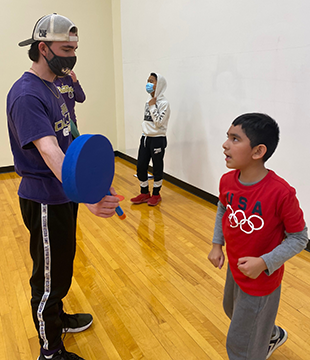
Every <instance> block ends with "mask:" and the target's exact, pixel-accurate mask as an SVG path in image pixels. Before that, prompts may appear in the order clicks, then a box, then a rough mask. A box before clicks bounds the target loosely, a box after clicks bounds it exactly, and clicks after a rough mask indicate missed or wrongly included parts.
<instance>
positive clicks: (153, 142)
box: [131, 73, 170, 206]
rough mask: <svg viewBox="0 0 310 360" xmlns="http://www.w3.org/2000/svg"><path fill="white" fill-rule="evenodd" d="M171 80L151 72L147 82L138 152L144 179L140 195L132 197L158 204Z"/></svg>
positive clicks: (139, 176)
mask: <svg viewBox="0 0 310 360" xmlns="http://www.w3.org/2000/svg"><path fill="white" fill-rule="evenodd" d="M166 88H167V82H166V80H165V78H164V77H163V76H161V75H160V74H158V73H157V74H156V73H151V74H150V76H149V78H148V80H147V84H146V91H147V92H148V93H149V94H150V99H148V101H147V102H146V104H145V110H144V121H143V123H142V137H141V140H140V147H139V153H138V163H137V176H138V179H139V181H140V191H141V193H140V195H138V196H136V197H134V198H132V199H131V202H132V203H134V204H142V203H146V202H147V204H148V205H150V206H155V205H157V204H158V203H159V202H160V201H161V196H160V194H159V192H160V189H161V186H162V182H163V173H164V161H163V160H164V154H165V148H166V147H167V138H166V132H167V124H168V119H169V117H170V105H169V102H168V100H167V99H166V98H165V96H164V91H165V90H166ZM151 159H152V162H153V175H154V185H153V194H152V196H151V195H150V191H149V184H148V173H147V172H148V166H149V162H150V160H151Z"/></svg>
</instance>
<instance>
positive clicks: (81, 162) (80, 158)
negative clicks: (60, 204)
mask: <svg viewBox="0 0 310 360" xmlns="http://www.w3.org/2000/svg"><path fill="white" fill-rule="evenodd" d="M113 177H114V151H113V148H112V145H111V143H110V141H109V140H108V139H107V138H106V137H105V136H103V135H89V134H84V135H81V136H79V137H77V138H76V139H75V140H74V141H73V142H72V144H71V145H70V146H69V148H68V150H67V152H66V155H65V158H64V162H63V165H62V185H63V189H64V191H65V193H66V195H67V196H68V198H69V199H70V200H72V201H74V202H76V203H87V204H95V203H97V202H99V201H100V200H101V199H102V198H103V197H104V196H106V195H107V194H108V192H109V189H110V187H111V184H112V181H113Z"/></svg>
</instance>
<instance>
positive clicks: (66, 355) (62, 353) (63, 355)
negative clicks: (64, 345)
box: [38, 349, 85, 360]
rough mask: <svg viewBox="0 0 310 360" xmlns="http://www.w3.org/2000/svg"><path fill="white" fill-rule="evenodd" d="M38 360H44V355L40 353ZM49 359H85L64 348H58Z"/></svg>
mask: <svg viewBox="0 0 310 360" xmlns="http://www.w3.org/2000/svg"><path fill="white" fill-rule="evenodd" d="M38 360H46V357H45V356H44V355H42V354H41V355H40V356H39V357H38ZM51 360H85V359H83V358H81V357H80V356H78V355H76V354H73V353H71V352H68V351H66V350H65V349H62V350H58V351H57V352H56V353H55V354H54V355H53V357H52V359H51Z"/></svg>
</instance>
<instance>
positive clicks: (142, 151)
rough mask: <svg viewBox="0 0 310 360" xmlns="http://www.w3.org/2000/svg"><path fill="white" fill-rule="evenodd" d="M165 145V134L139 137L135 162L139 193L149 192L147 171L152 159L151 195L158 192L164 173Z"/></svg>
mask: <svg viewBox="0 0 310 360" xmlns="http://www.w3.org/2000/svg"><path fill="white" fill-rule="evenodd" d="M166 147H167V138H166V136H158V137H146V136H142V137H141V140H140V147H139V153H138V163H137V176H138V179H139V180H140V186H141V193H143V194H147V193H148V192H149V187H148V176H147V171H148V166H149V163H150V160H151V159H152V163H153V175H154V187H153V195H158V194H159V191H160V189H161V184H162V180H163V174H164V155H165V148H166Z"/></svg>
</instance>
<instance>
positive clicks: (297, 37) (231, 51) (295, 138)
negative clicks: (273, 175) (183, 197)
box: [121, 0, 310, 224]
mask: <svg viewBox="0 0 310 360" xmlns="http://www.w3.org/2000/svg"><path fill="white" fill-rule="evenodd" d="M309 13H310V2H309V0H298V1H291V0H271V1H270V0H251V1H248V0H207V1H206V0H192V1H188V0H156V2H154V1H152V0H143V1H140V0H131V1H128V0H121V19H122V44H123V48H122V50H123V71H124V103H125V137H126V153H127V154H128V155H130V156H133V157H136V156H137V148H138V144H139V138H140V136H141V122H142V120H143V109H144V102H145V101H146V99H147V95H146V92H145V83H146V79H147V77H148V74H149V73H150V72H152V71H154V72H159V73H161V74H162V75H164V76H165V77H166V79H167V82H168V88H167V91H166V97H167V98H168V99H169V101H170V103H171V120H170V123H169V128H168V134H167V135H168V148H167V151H166V155H165V172H166V173H168V174H170V175H172V176H175V177H177V178H179V179H181V180H183V181H185V182H188V183H190V184H192V185H194V186H197V187H198V188H201V189H203V190H205V191H207V192H209V193H211V194H214V195H218V182H219V179H220V176H221V175H222V173H224V172H226V171H227V169H226V167H225V162H224V156H223V153H222V148H221V145H222V143H223V142H224V141H225V139H226V131H227V129H228V128H229V126H230V124H231V122H232V120H233V119H234V118H235V117H237V116H238V115H239V114H241V113H245V112H255V111H257V112H264V113H268V114H269V115H270V116H272V117H273V118H274V119H275V120H276V121H277V122H278V123H279V125H280V130H281V139H280V145H279V147H278V149H277V151H276V153H275V154H274V156H273V157H272V158H271V159H270V160H269V161H268V162H267V166H268V167H269V168H272V169H273V170H275V171H276V172H277V173H278V174H279V175H280V176H282V177H284V178H285V179H286V180H287V181H288V182H289V183H291V184H292V185H293V186H294V187H295V188H296V189H297V195H298V198H299V200H300V202H301V205H302V208H303V210H304V211H305V214H306V220H307V223H308V224H310V201H309V200H310V196H309V185H308V183H309V178H310V170H309V159H310V148H309V134H310V101H309V99H310V40H309V39H310V38H309V33H310V22H309Z"/></svg>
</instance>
